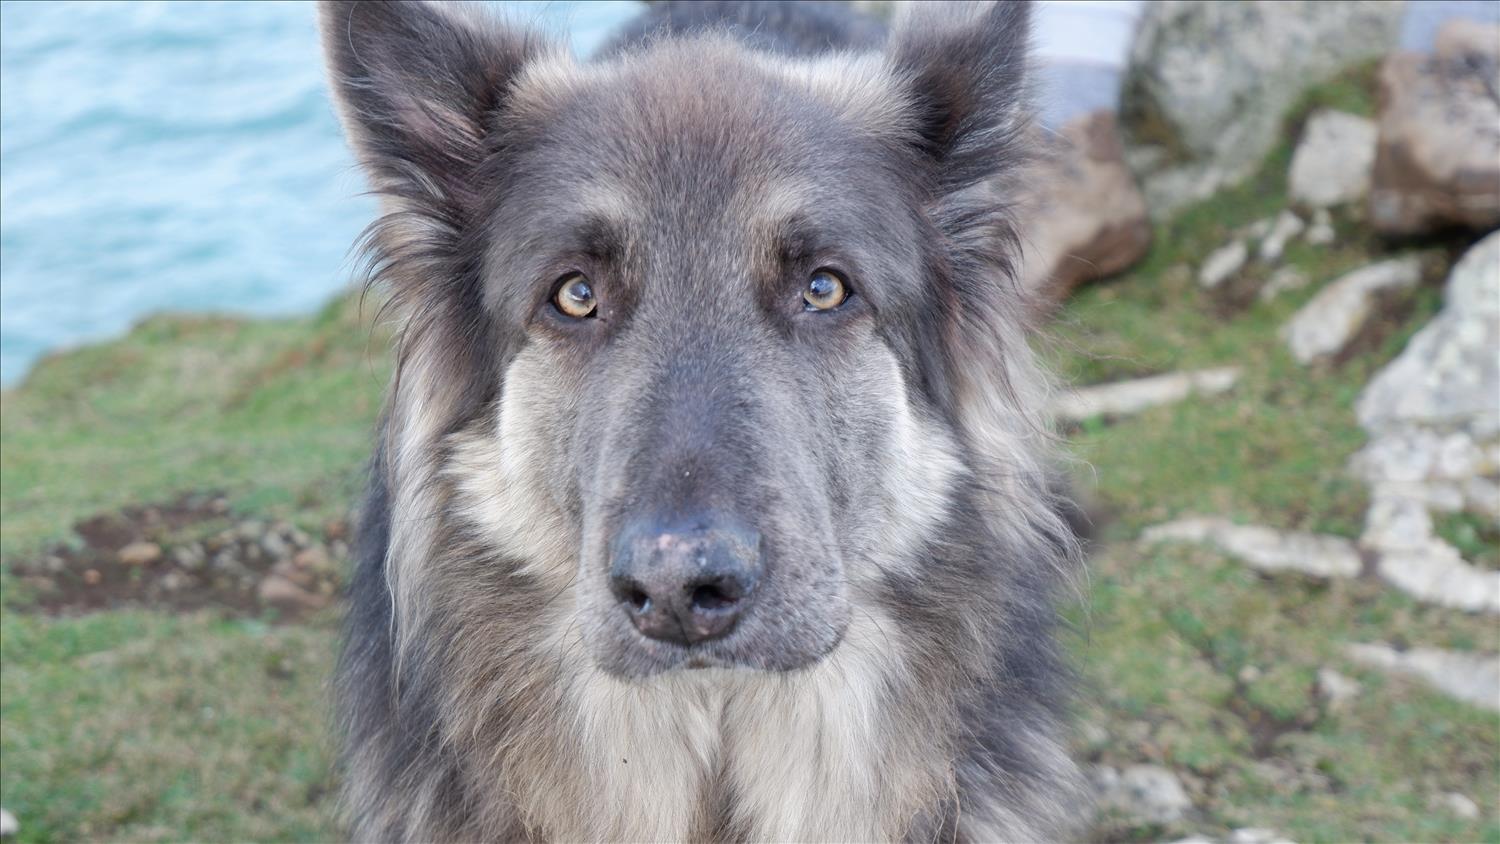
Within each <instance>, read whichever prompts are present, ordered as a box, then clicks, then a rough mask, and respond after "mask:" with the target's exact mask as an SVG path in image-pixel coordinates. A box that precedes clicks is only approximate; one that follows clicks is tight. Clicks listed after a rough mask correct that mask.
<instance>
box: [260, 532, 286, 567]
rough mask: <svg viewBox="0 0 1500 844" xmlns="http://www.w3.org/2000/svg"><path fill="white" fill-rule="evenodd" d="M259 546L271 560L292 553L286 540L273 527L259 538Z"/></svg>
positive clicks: (279, 558) (283, 557)
mask: <svg viewBox="0 0 1500 844" xmlns="http://www.w3.org/2000/svg"><path fill="white" fill-rule="evenodd" d="M260 548H261V550H262V551H264V552H265V554H266V556H267V557H269V558H271V559H272V560H281V559H285V558H287V557H289V556H291V554H292V547H291V546H290V545H288V544H287V541H286V540H285V539H283V538H282V535H281V532H280V531H277V530H275V529H274V528H273V529H272V530H270V531H267V532H266V534H265V535H264V536H262V537H261V538H260Z"/></svg>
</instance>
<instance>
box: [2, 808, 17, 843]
mask: <svg viewBox="0 0 1500 844" xmlns="http://www.w3.org/2000/svg"><path fill="white" fill-rule="evenodd" d="M20 831H21V824H20V823H18V822H17V821H16V816H15V815H12V814H11V813H10V812H7V811H6V810H4V809H0V836H3V837H7V838H8V837H10V836H12V835H15V834H16V833H18V832H20Z"/></svg>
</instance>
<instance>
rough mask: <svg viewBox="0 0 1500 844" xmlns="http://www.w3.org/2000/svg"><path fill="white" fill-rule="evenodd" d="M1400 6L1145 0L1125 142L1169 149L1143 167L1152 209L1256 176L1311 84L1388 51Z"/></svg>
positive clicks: (1156, 213)
mask: <svg viewBox="0 0 1500 844" xmlns="http://www.w3.org/2000/svg"><path fill="white" fill-rule="evenodd" d="M1401 14H1402V8H1401V4H1399V3H1387V2H1381V0H1339V1H1338V2H1327V0H1305V2H1278V3H1241V2H1235V3H1203V2H1193V0H1165V2H1158V3H1150V4H1146V6H1145V9H1144V12H1143V14H1142V18H1141V21H1140V24H1139V26H1138V27H1137V30H1136V36H1135V41H1134V43H1133V44H1132V46H1131V52H1130V59H1129V64H1128V67H1127V69H1126V77H1125V82H1124V86H1123V91H1122V95H1121V102H1122V106H1121V115H1122V124H1123V126H1124V131H1125V135H1126V140H1127V146H1129V147H1138V146H1142V147H1144V146H1155V147H1161V148H1163V149H1164V154H1162V155H1160V156H1157V157H1156V159H1155V162H1154V165H1155V166H1154V168H1153V169H1151V170H1149V171H1139V172H1138V173H1137V175H1138V177H1140V178H1141V179H1142V189H1143V191H1144V193H1145V195H1146V204H1147V207H1149V208H1150V209H1151V215H1152V217H1153V218H1154V219H1163V218H1166V217H1170V216H1172V214H1173V213H1175V212H1176V211H1177V210H1178V209H1180V208H1182V207H1183V206H1185V205H1186V204H1189V203H1191V202H1193V201H1196V200H1198V199H1203V198H1206V197H1208V196H1210V195H1212V194H1213V193H1214V192H1216V191H1217V190H1218V189H1219V188H1221V187H1224V186H1226V185H1231V184H1236V183H1239V182H1240V181H1242V180H1244V179H1245V178H1246V177H1247V176H1250V175H1251V174H1253V173H1254V172H1255V170H1256V169H1257V168H1258V167H1259V165H1260V163H1261V161H1262V160H1263V159H1264V158H1265V156H1266V153H1268V152H1270V151H1271V150H1272V149H1273V148H1274V147H1275V146H1276V144H1277V142H1278V141H1279V140H1280V138H1281V131H1282V124H1283V121H1284V119H1285V117H1286V114H1287V111H1288V110H1289V109H1290V108H1291V107H1292V106H1293V105H1294V104H1295V103H1296V102H1297V101H1298V100H1299V99H1300V98H1301V96H1302V94H1303V92H1304V91H1305V90H1306V89H1307V88H1308V87H1310V86H1312V85H1316V84H1318V83H1319V82H1321V81H1323V80H1326V79H1329V78H1331V77H1332V76H1334V75H1335V74H1337V73H1338V72H1339V71H1341V70H1343V69H1345V68H1348V67H1351V66H1353V65H1357V64H1360V63H1363V62H1365V61H1369V60H1372V59H1377V58H1380V57H1381V56H1383V55H1385V54H1386V53H1387V52H1389V51H1390V50H1391V48H1392V47H1393V46H1394V45H1395V43H1396V36H1397V32H1398V30H1399V27H1400V22H1401ZM1143 158H1145V157H1144V156H1135V155H1132V159H1133V160H1142V159H1143Z"/></svg>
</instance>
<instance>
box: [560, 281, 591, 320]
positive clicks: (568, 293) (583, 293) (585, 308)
mask: <svg viewBox="0 0 1500 844" xmlns="http://www.w3.org/2000/svg"><path fill="white" fill-rule="evenodd" d="M552 304H553V306H555V307H556V308H557V310H558V311H559V312H561V313H562V314H563V315H564V316H570V317H572V318H573V319H588V318H589V317H591V316H593V315H594V314H595V313H596V312H597V311H598V310H599V303H598V302H597V301H596V300H595V298H594V288H593V286H592V285H590V284H589V280H588V278H586V277H585V276H584V275H583V273H573V274H572V275H570V276H568V277H566V278H564V279H563V280H562V283H561V284H559V285H558V286H557V292H556V293H554V294H552Z"/></svg>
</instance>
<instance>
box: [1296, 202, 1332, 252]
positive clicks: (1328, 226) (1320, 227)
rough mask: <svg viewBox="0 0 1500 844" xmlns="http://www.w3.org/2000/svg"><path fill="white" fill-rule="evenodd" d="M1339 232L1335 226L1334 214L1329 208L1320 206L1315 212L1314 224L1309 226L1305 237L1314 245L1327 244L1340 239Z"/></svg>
mask: <svg viewBox="0 0 1500 844" xmlns="http://www.w3.org/2000/svg"><path fill="white" fill-rule="evenodd" d="M1338 236H1339V235H1338V232H1337V231H1334V228H1333V216H1332V215H1331V214H1329V213H1328V209H1326V208H1319V209H1317V210H1316V211H1314V212H1313V216H1312V225H1310V226H1308V227H1307V235H1306V236H1305V237H1304V240H1306V241H1307V242H1308V243H1311V244H1312V245H1313V246H1327V245H1328V244H1330V243H1333V242H1334V241H1335V240H1338Z"/></svg>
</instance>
